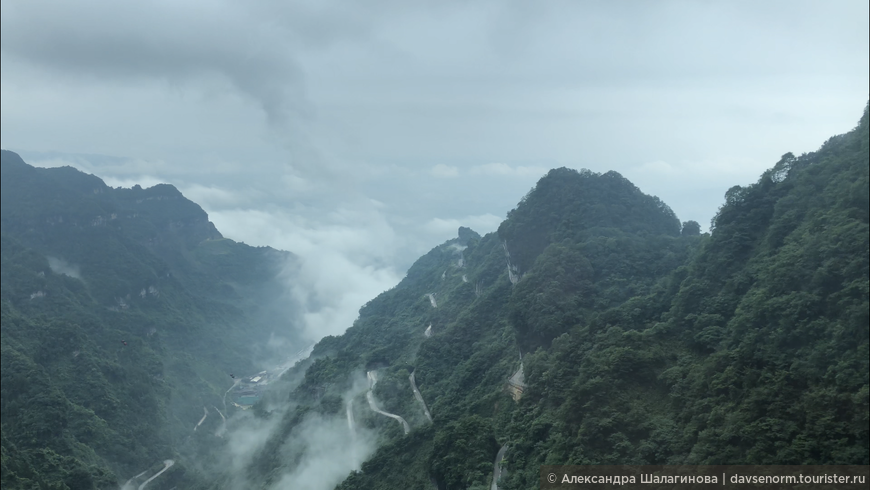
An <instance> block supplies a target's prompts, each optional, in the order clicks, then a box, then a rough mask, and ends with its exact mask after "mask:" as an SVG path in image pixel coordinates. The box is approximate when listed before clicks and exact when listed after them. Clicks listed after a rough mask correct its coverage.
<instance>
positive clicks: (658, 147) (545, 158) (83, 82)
mask: <svg viewBox="0 0 870 490" xmlns="http://www.w3.org/2000/svg"><path fill="white" fill-rule="evenodd" d="M0 9H2V10H0V23H2V24H0V40H2V43H0V65H2V69H0V98H2V100H3V104H2V105H0V145H2V147H3V148H4V149H9V150H13V151H18V152H19V153H21V155H22V156H23V157H24V158H25V160H26V161H28V162H29V163H31V164H33V165H37V166H60V165H71V166H74V167H76V168H79V169H81V170H83V171H86V172H88V173H93V174H96V175H98V176H100V177H102V178H103V179H104V180H106V182H107V183H108V184H109V185H112V186H124V187H130V186H132V185H135V184H140V185H142V186H143V187H148V186H151V185H154V184H156V183H161V182H166V183H171V184H173V185H175V186H176V187H178V188H179V189H180V190H181V191H182V192H183V193H184V194H185V195H186V196H187V197H189V198H190V199H192V200H193V201H195V202H197V203H199V204H200V205H201V206H202V207H203V208H204V209H205V210H206V211H207V212H208V213H209V216H210V219H211V220H212V221H213V222H214V223H215V224H216V226H217V228H218V229H219V230H220V231H221V233H223V234H224V235H225V236H227V237H229V238H232V239H234V240H237V241H243V242H245V243H248V244H250V245H257V246H261V245H269V246H273V247H275V248H279V249H283V250H288V251H291V252H293V253H294V254H296V255H297V256H298V257H299V258H300V260H301V265H300V268H299V270H298V275H297V276H296V277H295V279H294V280H293V281H288V291H289V293H288V294H290V295H291V296H292V297H293V298H294V300H296V301H298V302H299V303H300V304H302V305H303V307H304V312H303V314H302V319H303V326H302V328H303V329H304V336H305V338H306V339H309V340H312V341H314V340H317V339H319V338H321V337H322V336H324V335H328V334H339V333H341V332H343V331H344V330H345V329H347V328H348V327H349V326H351V324H352V322H353V320H354V319H355V317H356V315H357V311H358V309H359V308H360V307H361V306H362V305H363V304H364V303H365V302H367V301H369V300H370V299H372V298H373V297H374V296H376V295H377V294H379V293H380V292H382V291H384V290H386V289H389V288H391V287H393V286H394V285H395V284H397V282H398V281H399V280H400V279H401V278H402V277H403V275H404V274H405V272H406V271H407V268H408V267H409V266H410V265H411V264H412V263H413V261H414V260H415V259H416V258H417V257H419V256H420V255H422V254H423V253H425V252H426V251H428V250H429V249H431V248H432V247H434V246H436V245H438V244H440V243H442V242H443V241H445V240H447V239H449V238H452V237H454V236H455V235H456V231H457V228H458V227H459V226H469V227H471V228H472V229H474V230H475V231H477V232H480V233H486V232H490V231H494V230H495V229H496V228H497V226H498V224H499V222H500V221H501V219H503V218H504V217H505V215H506V214H507V212H508V211H509V210H510V209H512V208H513V207H514V206H516V204H517V203H518V202H519V200H520V199H521V198H522V196H524V195H525V194H526V193H527V192H528V191H529V189H530V188H531V187H532V186H533V185H534V184H535V182H536V181H537V180H538V179H539V178H540V177H541V176H542V175H543V174H544V173H546V171H547V170H549V169H551V168H555V167H562V166H565V167H569V168H577V169H580V168H588V169H590V170H593V171H596V172H606V171H609V170H616V171H618V172H620V173H621V174H623V175H624V176H625V177H627V178H629V179H630V180H632V181H633V182H634V183H635V184H636V185H637V186H638V187H639V188H640V189H641V190H642V191H644V192H646V193H650V194H654V195H657V196H659V197H660V198H661V199H662V200H663V201H664V202H666V203H667V204H669V205H670V206H671V207H672V208H673V209H674V211H675V212H676V214H677V215H678V216H679V217H680V219H682V220H688V219H692V220H695V221H698V222H699V223H701V224H702V226H705V227H706V225H707V224H708V223H709V222H710V219H711V218H712V217H713V215H714V214H715V213H716V210H717V209H718V207H719V205H720V204H721V203H722V201H723V195H724V193H725V191H726V190H727V189H728V188H729V187H731V186H733V185H735V184H746V183H750V182H753V181H755V180H756V179H757V177H758V176H759V175H760V174H761V173H762V172H763V171H764V170H765V169H767V168H769V167H771V166H772V165H773V164H774V163H776V162H777V161H778V160H779V158H780V156H781V155H782V154H784V153H786V152H789V151H790V152H793V153H795V154H800V153H802V152H806V151H813V150H815V149H816V148H818V147H819V146H820V145H821V144H822V143H823V142H824V141H825V140H826V139H827V138H828V137H830V136H832V135H834V134H838V133H843V132H846V131H848V130H850V129H851V128H852V127H853V126H854V125H855V123H856V122H857V120H858V118H859V117H860V114H861V110H862V109H863V108H864V105H865V104H866V102H867V86H868V85H870V75H868V73H870V41H868V39H870V22H868V21H867V19H868V18H870V11H868V9H870V7H868V4H867V2H839V3H837V4H836V6H833V7H832V6H831V5H829V4H827V3H822V2H795V1H793V0H779V1H773V2H763V3H759V2H745V1H736V2H735V1H728V2H683V1H678V0H673V1H671V0H665V1H660V2H635V3H633V4H632V5H631V7H630V8H627V7H626V5H625V4H624V3H623V2H571V1H556V2H543V3H530V2H514V1H500V0H478V1H471V2H456V1H448V2H441V1H424V2H413V3H409V2H401V1H397V0H377V1H375V2H366V3H365V4H359V5H357V4H356V3H352V2H337V1H332V0H327V1H311V0H289V1H272V0H268V1H264V2H234V1H229V0H217V1H211V2H197V1H158V2H150V3H147V4H132V3H118V2H111V1H108V0H87V1H84V2H76V3H74V4H73V3H64V2H47V1H42V0H36V1H31V2H3V3H2V5H0ZM59 264H60V263H57V264H55V265H54V266H53V268H55V267H56V268H57V270H58V271H66V272H61V273H67V274H69V275H72V274H71V273H72V272H74V269H66V268H62V267H61V265H62V264H61V265H59ZM274 342H278V340H274ZM312 424H314V425H313V426H316V427H318V428H320V427H322V428H325V429H324V430H326V434H338V432H336V431H338V430H339V428H338V426H337V425H336V426H335V427H332V425H331V424H333V422H331V421H323V420H321V421H314V422H312ZM252 427H253V428H252V430H251V431H250V432H249V434H248V435H249V436H250V440H245V441H243V440H241V439H240V440H239V441H238V442H239V447H251V448H253V447H254V446H255V445H256V444H259V443H260V442H261V440H262V438H263V437H265V434H268V433H269V432H270V431H271V428H270V427H266V426H263V427H259V428H258V426H252ZM312 430H313V432H306V431H305V430H302V429H301V430H300V433H299V435H298V437H300V438H301V439H300V441H308V442H306V444H311V447H312V451H313V452H314V453H317V452H318V451H319V450H318V449H317V447H320V446H317V445H316V444H315V441H313V440H309V439H310V438H311V437H315V436H314V435H315V434H317V430H314V429H312ZM238 437H240V438H241V437H242V435H241V434H240V435H239V436H238ZM329 437H332V436H331V435H330V436H329ZM335 437H336V438H338V439H334V440H333V442H340V437H339V436H337V435H336V436H335ZM245 454H247V453H245ZM239 457H240V458H241V455H240V456H239ZM312 464H313V463H312ZM318 464H320V463H318ZM322 464H323V465H325V464H326V463H322ZM325 467H326V466H319V467H318V466H316V465H314V466H311V468H325ZM345 470H346V468H344V467H341V468H336V469H335V473H334V474H338V473H340V472H341V471H345ZM299 471H300V473H299V474H298V475H296V476H298V477H299V478H300V480H299V481H307V480H306V477H305V475H308V474H314V473H316V471H314V470H312V472H311V473H305V471H307V470H305V469H304V468H302V467H300V470H299ZM330 471H331V470H330ZM330 474H333V473H330ZM288 478H289V477H288ZM288 481H289V480H288ZM329 481H331V480H329ZM294 488H297V487H294ZM311 488H320V487H317V486H313V487H311Z"/></svg>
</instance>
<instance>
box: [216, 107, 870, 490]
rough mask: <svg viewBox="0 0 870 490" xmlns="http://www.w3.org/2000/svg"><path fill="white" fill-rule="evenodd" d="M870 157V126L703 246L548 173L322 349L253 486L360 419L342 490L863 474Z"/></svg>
mask: <svg viewBox="0 0 870 490" xmlns="http://www.w3.org/2000/svg"><path fill="white" fill-rule="evenodd" d="M868 162H870V158H868V114H867V109H865V111H864V114H863V117H862V118H861V120H860V123H859V125H858V127H856V128H855V129H854V130H853V131H851V132H850V133H848V134H845V135H841V136H836V137H833V138H831V139H829V140H828V141H827V142H825V143H824V145H823V146H822V147H821V148H820V149H819V150H818V151H816V152H813V153H809V154H804V155H801V156H799V157H795V156H794V155H792V154H790V153H787V154H785V155H784V156H783V157H782V159H781V160H780V161H779V162H777V163H776V164H775V165H774V166H773V168H771V169H770V170H768V171H767V172H765V173H764V174H763V175H761V177H760V178H759V180H758V181H757V182H756V183H754V184H752V185H748V186H745V187H742V186H735V187H732V188H731V189H730V190H729V191H728V193H727V194H726V196H725V202H724V204H723V205H722V207H721V208H720V210H719V212H718V214H717V215H716V217H715V218H714V219H713V221H712V223H711V232H710V233H705V234H701V233H700V226H699V225H698V223H695V222H686V223H680V222H679V220H678V219H677V217H676V216H675V215H674V213H673V212H672V211H671V210H670V208H669V207H668V206H667V205H665V204H664V203H662V202H661V201H660V200H659V199H657V198H655V197H651V196H647V195H644V194H643V193H642V192H640V191H639V190H638V189H637V188H636V187H635V186H634V185H632V184H631V183H630V182H629V181H627V180H626V179H624V178H623V177H621V176H620V175H619V174H617V173H615V172H608V173H605V174H597V173H593V172H590V171H586V170H584V171H580V172H578V171H575V170H570V169H565V168H560V169H555V170H552V171H550V172H549V173H548V174H547V175H546V176H545V177H543V178H542V179H541V180H540V181H539V182H538V184H537V185H536V186H535V188H534V189H532V190H531V191H530V192H529V193H528V194H527V195H526V196H525V197H524V198H523V199H522V201H521V202H520V203H519V205H518V206H517V208H516V209H514V210H513V211H511V212H510V213H509V214H508V217H507V220H506V221H504V222H503V223H502V225H501V226H500V227H499V229H498V232H497V233H492V234H489V235H487V236H484V237H480V236H479V235H477V234H476V233H474V232H472V231H471V230H468V229H464V228H461V229H460V230H459V236H458V238H456V239H454V240H451V241H448V242H446V243H444V244H442V245H440V246H438V247H436V248H434V249H433V250H432V251H431V252H429V253H428V254H426V255H425V256H423V257H421V258H420V259H419V260H418V261H417V262H416V263H415V264H414V265H413V267H411V269H410V270H409V271H408V274H407V277H406V278H405V279H404V280H403V281H402V282H401V283H400V284H399V285H398V286H397V287H396V288H394V289H393V290H391V291H388V292H386V293H384V294H382V295H380V296H379V297H377V298H376V299H374V300H372V301H371V302H369V303H368V304H366V305H365V306H363V308H362V309H361V310H360V316H359V319H358V320H357V321H356V322H355V323H354V325H353V326H352V327H351V328H349V329H348V330H347V332H346V333H345V334H344V335H342V336H340V337H327V338H325V339H323V340H322V341H321V342H320V343H319V344H318V345H317V346H316V347H315V350H314V353H313V355H312V357H311V359H309V361H308V362H307V363H305V364H304V365H301V366H300V367H299V369H298V371H299V372H300V373H301V372H303V371H304V378H303V379H302V380H301V381H300V382H299V383H298V386H296V387H295V389H294V390H293V391H292V392H291V393H289V394H288V395H287V396H288V399H289V400H290V403H292V404H293V406H294V407H295V408H294V409H292V410H282V409H281V408H280V407H281V403H273V404H271V405H270V406H271V408H272V411H271V412H270V410H269V407H268V406H264V407H261V410H260V412H259V413H260V416H262V417H270V416H272V417H276V416H277V417H280V418H281V422H280V424H278V425H277V426H276V429H275V431H274V432H273V433H272V434H271V437H270V439H269V440H268V442H267V443H266V445H265V446H264V448H263V449H262V450H261V452H260V453H259V455H258V457H257V458H255V460H254V461H255V462H254V463H252V464H251V465H250V467H249V468H248V471H247V475H246V478H248V480H247V485H248V486H249V487H251V488H271V487H272V486H273V485H274V484H276V482H280V481H281V478H282V477H284V476H285V475H288V474H289V475H295V474H297V473H298V471H299V466H300V465H304V464H305V459H304V458H303V457H301V456H299V455H298V451H299V450H298V448H295V447H294V445H295V444H297V442H296V441H297V439H296V438H295V437H294V433H295V432H297V431H301V430H302V429H301V427H302V426H303V424H304V423H305V420H306V418H312V417H334V418H335V419H341V418H345V417H346V418H348V419H349V420H350V418H351V415H353V420H354V421H355V423H356V424H357V425H358V426H360V428H359V429H357V430H360V431H362V430H364V429H373V430H375V431H376V432H377V433H378V434H379V439H378V444H379V445H378V449H377V451H376V452H375V453H374V454H373V456H371V457H370V458H369V459H368V460H367V461H365V462H364V463H363V464H362V468H361V471H354V472H350V473H349V474H348V476H347V478H346V479H344V481H343V482H342V483H341V484H340V485H339V487H338V488H340V489H341V490H356V489H383V490H387V489H396V490H400V489H401V490H405V489H432V488H438V489H440V490H454V489H488V488H490V485H491V483H492V478H493V474H494V462H495V461H496V456H497V454H498V453H499V450H500V449H504V451H503V453H504V457H503V460H502V461H501V464H500V467H501V469H502V473H501V477H500V479H499V482H498V487H499V488H500V489H527V488H536V487H537V482H538V468H539V466H540V465H543V464H623V463H625V464H771V463H779V464H868V462H870V448H868V438H870V434H868V413H870V406H868V377H870V368H868V362H870V352H868V323H870V319H868V309H870V303H868V284H870V282H868V255H870V245H868V239H870V238H868V209H870V199H868V190H870V183H868ZM430 327H431V328H430ZM430 334H431V335H430ZM520 370H521V373H522V374H523V376H524V379H521V378H518V377H516V375H517V374H518V371H520ZM367 371H376V372H377V373H378V382H377V384H376V385H375V387H374V389H373V390H372V392H373V394H374V395H375V396H376V397H377V399H378V400H380V404H381V407H382V408H383V410H385V411H387V412H389V413H392V414H396V415H399V416H401V417H403V419H404V420H406V421H407V422H408V423H409V425H410V427H411V431H410V433H408V434H407V435H406V434H404V432H403V431H402V430H401V425H399V424H396V423H395V421H394V420H391V419H390V418H388V417H383V416H380V415H377V414H374V413H373V412H372V411H371V410H367V409H366V399H365V396H364V395H363V394H364V392H365V386H363V388H362V389H360V387H359V379H360V378H361V377H362V373H365V372H367ZM409 373H414V374H415V378H416V383H417V385H418V387H419V391H420V393H421V394H422V397H423V398H424V399H425V403H426V404H427V405H428V409H429V410H430V411H431V416H432V422H431V423H430V422H429V421H428V420H427V418H426V417H425V416H424V410H423V408H422V406H421V404H420V403H419V402H418V400H416V399H415V396H414V394H413V392H412V387H411V386H410V383H409ZM283 403H284V404H286V403H287V402H286V401H285V402H283ZM342 404H344V405H342ZM342 406H347V407H349V408H348V410H347V414H346V413H345V410H343V409H342ZM342 478H344V477H342ZM214 488H225V486H224V485H222V484H221V483H215V484H214Z"/></svg>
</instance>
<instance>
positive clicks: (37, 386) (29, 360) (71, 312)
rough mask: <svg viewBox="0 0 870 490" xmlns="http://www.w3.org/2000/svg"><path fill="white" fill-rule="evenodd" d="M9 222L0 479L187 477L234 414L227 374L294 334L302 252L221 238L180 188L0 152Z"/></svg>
mask: <svg viewBox="0 0 870 490" xmlns="http://www.w3.org/2000/svg"><path fill="white" fill-rule="evenodd" d="M0 231H2V269H0V270H2V273H0V285H2V302H0V305H2V350H3V352H2V384H0V385H2V406H0V408H2V451H3V453H2V472H3V474H2V480H0V481H2V484H3V488H71V489H77V488H83V489H87V488H117V485H118V482H119V481H121V480H126V479H127V478H129V477H130V476H133V475H135V474H138V473H140V472H142V470H143V469H147V468H149V467H150V466H152V465H154V464H155V463H158V462H160V461H163V460H168V459H172V460H173V461H177V462H178V464H175V465H173V467H172V468H171V471H169V472H168V473H167V474H165V476H163V477H162V480H161V481H162V482H164V483H172V482H179V481H184V479H185V478H186V477H185V473H186V472H187V465H186V462H188V461H190V460H192V459H195V458H192V457H191V456H192V455H195V454H198V453H199V452H201V451H207V450H208V449H209V448H210V447H211V446H213V445H214V444H216V441H217V442H219V440H220V438H219V437H217V436H216V435H215V433H216V431H217V430H218V429H219V428H220V424H221V417H223V416H228V415H229V414H228V413H226V412H227V411H229V412H232V411H233V410H234V407H233V405H232V404H231V403H230V404H228V406H225V405H224V401H225V399H226V398H225V393H226V392H227V390H228V388H230V387H232V386H233V383H234V381H233V379H231V378H230V376H229V374H230V373H234V372H235V373H240V375H241V374H245V373H256V372H257V371H259V370H260V369H261V368H260V367H259V366H258V365H255V364H254V359H255V358H260V357H263V356H264V355H266V354H268V353H266V352H264V351H263V349H264V348H263V346H265V345H266V343H267V341H268V340H269V338H270V336H271V335H272V334H273V333H279V334H280V335H283V336H284V338H285V339H286V340H287V341H289V342H290V343H291V344H292V343H294V342H298V341H299V339H298V338H296V337H295V336H294V333H293V332H294V330H293V323H292V322H293V318H294V316H295V312H294V310H293V306H292V301H290V300H289V298H288V296H287V284H288V282H289V281H292V277H293V270H294V267H295V264H296V259H295V257H294V256H292V255H291V254H289V253H287V252H280V251H278V250H274V249H271V248H267V247H260V248H255V247H250V246H247V245H245V244H243V243H237V242H234V241H232V240H229V239H226V238H223V237H222V236H221V234H220V233H219V232H218V231H217V230H216V229H215V227H214V225H213V224H212V223H211V222H209V220H208V216H207V215H206V213H205V212H204V211H203V210H202V209H201V208H200V207H199V206H198V205H196V204H195V203H193V202H191V201H189V200H187V199H185V198H184V197H183V196H182V195H181V193H180V192H179V191H178V190H177V189H176V188H174V187H173V186H171V185H165V184H161V185H157V186H154V187H152V188H149V189H142V188H141V187H139V186H135V187H133V188H132V189H123V188H111V187H109V186H107V185H106V184H105V183H104V182H103V181H102V180H100V179H99V178H97V177H95V176H93V175H87V174H84V173H82V172H79V171H77V170H75V169H73V168H69V167H64V168H51V169H44V168H34V167H31V166H30V165H27V164H26V163H25V162H23V161H22V160H21V158H20V157H19V156H18V155H17V154H15V153H12V152H9V151H3V152H2V221H0ZM258 347H259V350H257V351H256V352H255V349H258ZM204 411H205V412H209V413H211V414H212V417H211V418H210V419H208V420H207V421H204V424H203V427H201V430H199V431H196V432H194V430H193V429H194V427H195V426H196V424H197V421H199V420H200V419H201V418H202V416H203V414H204V413H205V412H204ZM219 412H220V413H219ZM219 415H220V417H219ZM161 466H162V464H161ZM188 476H189V475H188ZM166 488H169V486H167V487H166Z"/></svg>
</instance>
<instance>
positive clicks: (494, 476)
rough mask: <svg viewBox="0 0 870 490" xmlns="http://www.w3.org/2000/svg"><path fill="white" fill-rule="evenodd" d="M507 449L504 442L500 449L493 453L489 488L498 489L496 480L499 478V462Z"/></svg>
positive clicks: (491, 489) (500, 472) (502, 459)
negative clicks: (493, 459)
mask: <svg viewBox="0 0 870 490" xmlns="http://www.w3.org/2000/svg"><path fill="white" fill-rule="evenodd" d="M507 450H508V445H507V443H505V445H504V446H502V447H501V449H499V450H498V454H496V455H495V463H494V464H493V465H492V486H490V487H489V488H490V490H498V480H499V478H501V474H502V471H501V462H502V461H504V453H506V452H507Z"/></svg>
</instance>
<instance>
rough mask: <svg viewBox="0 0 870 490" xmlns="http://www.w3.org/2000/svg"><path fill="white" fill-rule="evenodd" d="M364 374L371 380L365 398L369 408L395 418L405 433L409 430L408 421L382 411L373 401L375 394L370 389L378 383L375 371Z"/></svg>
mask: <svg viewBox="0 0 870 490" xmlns="http://www.w3.org/2000/svg"><path fill="white" fill-rule="evenodd" d="M366 376H368V378H369V382H371V387H370V388H369V391H367V392H366V400H368V402H369V408H370V409H371V410H372V412H375V413H379V414H381V415H383V416H385V417H390V418H391V419H394V420H397V421H398V422H399V423H400V424H402V428H403V429H404V430H405V434H406V435H407V434H408V433H410V432H411V426H410V425H408V422H406V421H405V419H403V418H402V417H401V416H400V415H396V414H394V413H389V412H384V411H383V410H381V409H380V408H379V407H378V404H377V402H375V394H374V393H372V390H374V389H375V385H376V384H378V375H377V373H376V372H375V371H369V372H367V373H366Z"/></svg>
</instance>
